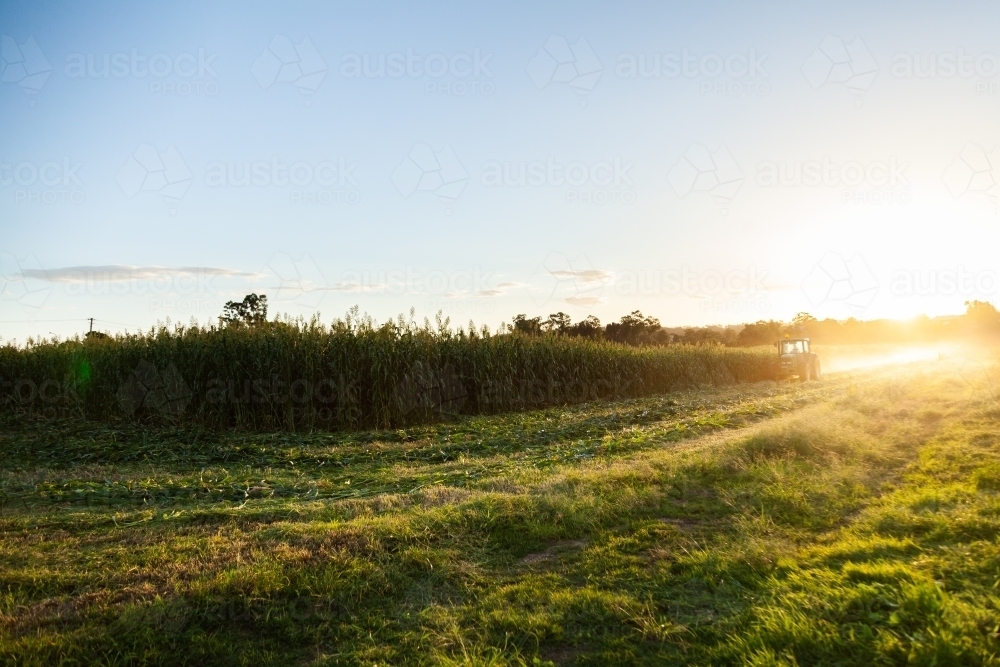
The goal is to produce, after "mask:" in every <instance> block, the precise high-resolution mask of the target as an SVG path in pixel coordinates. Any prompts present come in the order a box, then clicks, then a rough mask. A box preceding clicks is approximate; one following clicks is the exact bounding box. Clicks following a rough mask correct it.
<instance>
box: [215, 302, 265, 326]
mask: <svg viewBox="0 0 1000 667" xmlns="http://www.w3.org/2000/svg"><path fill="white" fill-rule="evenodd" d="M219 322H220V323H222V324H227V325H233V324H245V325H247V326H258V325H260V324H264V323H265V322H267V296H265V295H263V294H247V295H246V296H245V297H243V301H227V302H226V305H225V306H224V307H223V308H222V317H220V318H219Z"/></svg>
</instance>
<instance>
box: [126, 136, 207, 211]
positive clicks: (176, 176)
mask: <svg viewBox="0 0 1000 667" xmlns="http://www.w3.org/2000/svg"><path fill="white" fill-rule="evenodd" d="M193 179H194V175H193V174H192V173H191V170H190V169H188V167H187V165H186V164H184V160H183V159H182V158H181V155H180V153H178V152H177V149H176V148H174V147H173V145H171V146H169V147H168V148H167V150H166V151H165V152H163V153H160V152H158V151H157V150H156V147H155V146H152V145H151V144H139V147H138V148H136V150H135V153H133V154H132V155H131V156H130V157H129V159H128V161H127V162H126V163H125V164H124V165H122V167H121V169H119V170H118V174H117V175H116V176H115V180H116V181H117V182H118V186H119V187H120V188H121V189H122V192H123V193H125V196H126V197H128V198H129V199H131V198H132V197H134V196H136V195H137V194H139V193H140V192H153V193H156V194H158V195H160V196H161V197H162V198H163V200H164V201H165V202H168V203H176V202H179V201H180V200H181V199H182V198H183V197H184V195H185V194H186V193H187V190H188V188H189V187H190V186H191V181H192V180H193Z"/></svg>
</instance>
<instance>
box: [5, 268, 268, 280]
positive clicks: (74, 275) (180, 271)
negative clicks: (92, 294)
mask: <svg viewBox="0 0 1000 667" xmlns="http://www.w3.org/2000/svg"><path fill="white" fill-rule="evenodd" d="M256 275H257V274H254V273H249V272H247V271H237V270H235V269H222V268H218V267H213V266H182V267H179V268H169V267H163V266H127V265H124V264H104V265H100V266H66V267H63V268H58V269H21V271H20V273H19V275H18V276H17V277H20V278H30V279H32V280H42V281H45V282H49V283H82V282H93V281H105V282H119V281H121V282H124V281H130V280H163V279H167V278H198V277H223V278H252V277H255V276H256Z"/></svg>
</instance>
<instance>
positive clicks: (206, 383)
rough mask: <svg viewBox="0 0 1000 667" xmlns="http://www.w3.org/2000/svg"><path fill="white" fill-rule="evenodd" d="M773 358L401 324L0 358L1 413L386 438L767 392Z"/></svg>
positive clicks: (250, 330)
mask: <svg viewBox="0 0 1000 667" xmlns="http://www.w3.org/2000/svg"><path fill="white" fill-rule="evenodd" d="M775 372H776V357H775V354H774V350H773V349H772V348H770V347H766V348H760V347H757V348H724V347H716V346H690V345H674V346H669V347H645V348H636V347H628V346H624V345H619V344H615V343H609V342H603V341H591V340H586V339H581V338H568V337H564V336H539V337H533V336H523V335H519V334H503V335H492V334H491V333H490V332H489V330H488V329H485V328H483V329H480V330H479V331H477V330H476V329H475V327H474V325H473V324H472V323H470V325H469V328H468V330H467V331H463V330H458V331H455V330H452V329H451V328H450V327H449V326H448V323H447V322H446V321H445V322H441V321H438V322H437V325H436V327H434V326H432V325H431V324H430V323H429V322H427V323H425V325H424V327H422V328H420V327H417V326H415V325H414V324H413V323H407V322H405V321H403V320H402V318H400V320H399V321H398V322H393V321H389V322H386V323H384V324H383V325H381V326H375V325H374V323H373V322H372V321H370V320H365V319H364V318H363V317H362V318H359V319H358V320H352V319H351V318H350V317H348V318H347V319H346V320H338V321H336V322H334V324H333V325H332V326H325V325H322V324H320V323H319V322H318V321H317V320H315V319H314V320H312V321H310V322H305V321H302V320H299V321H291V322H278V321H275V322H268V323H265V324H262V325H261V326H254V327H246V326H238V327H236V326H234V327H224V328H222V329H216V328H200V327H183V326H177V327H174V328H167V327H161V328H159V329H154V330H152V331H150V332H148V333H144V334H138V335H125V336H116V337H114V338H110V337H105V338H89V339H85V340H83V341H80V340H70V341H64V342H61V343H52V342H41V343H38V344H33V345H29V346H27V347H15V346H12V345H8V346H3V347H0V378H2V380H3V382H2V386H0V411H3V412H8V413H9V412H20V413H22V414H34V415H42V416H50V417H53V416H54V417H70V416H74V417H82V418H87V419H91V420H103V421H120V420H122V419H129V420H132V421H140V422H144V423H150V422H153V423H156V422H161V423H162V422H167V423H184V424H197V425H200V426H202V427H206V428H210V429H220V428H223V429H224V428H229V427H238V428H241V429H251V430H272V429H278V430H302V429H312V428H319V429H324V430H333V429H342V428H372V427H375V428H386V427H390V426H400V425H408V424H414V423H427V422H431V421H436V420H440V419H441V418H442V417H450V416H454V415H460V414H464V415H469V414H499V413H504V412H509V411H511V410H525V409H532V408H543V407H547V406H551V405H565V404H572V403H582V402H586V401H593V400H599V399H614V398H636V397H640V396H649V395H651V394H655V393H662V392H665V391H672V390H677V389H684V388H690V387H697V386H703V385H713V386H722V385H727V384H733V383H737V382H756V381H759V380H766V379H772V378H773V377H774V376H775Z"/></svg>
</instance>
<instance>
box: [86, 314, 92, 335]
mask: <svg viewBox="0 0 1000 667" xmlns="http://www.w3.org/2000/svg"><path fill="white" fill-rule="evenodd" d="M87 319H89V320H90V332H89V333H93V332H94V318H93V317H89V318H87Z"/></svg>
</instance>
